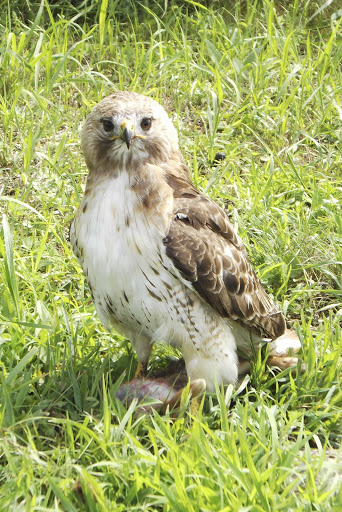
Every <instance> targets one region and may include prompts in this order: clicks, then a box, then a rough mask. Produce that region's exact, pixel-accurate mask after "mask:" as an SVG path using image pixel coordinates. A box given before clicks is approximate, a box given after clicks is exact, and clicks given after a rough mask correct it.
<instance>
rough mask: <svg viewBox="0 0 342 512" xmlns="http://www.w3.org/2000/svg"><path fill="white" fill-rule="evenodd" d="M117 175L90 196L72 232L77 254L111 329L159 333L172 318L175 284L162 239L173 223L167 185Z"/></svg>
mask: <svg viewBox="0 0 342 512" xmlns="http://www.w3.org/2000/svg"><path fill="white" fill-rule="evenodd" d="M148 178H149V176H148V175H147V176H146V175H145V176H144V177H143V178H142V177H138V176H129V175H128V174H127V173H124V172H122V173H118V174H117V176H115V177H113V178H108V179H106V180H104V181H102V182H100V183H95V184H94V186H92V187H90V191H89V189H88V192H87V193H86V195H85V197H84V199H83V201H82V203H81V205H80V208H79V210H78V212H77V215H76V218H75V221H74V223H73V227H72V230H71V239H72V244H73V248H74V251H75V253H76V255H77V257H78V258H79V260H80V263H81V265H82V267H83V270H84V272H85V274H86V276H87V280H88V283H89V286H90V289H91V291H92V295H93V298H94V302H95V305H96V309H97V312H98V314H99V316H100V318H101V320H102V322H103V323H104V324H105V325H106V326H107V327H109V326H114V327H115V328H116V329H119V330H120V327H122V329H121V330H123V331H124V332H125V328H129V329H133V330H137V329H139V326H141V329H142V330H143V329H145V328H147V329H148V328H149V326H150V327H151V329H153V328H155V327H156V326H155V325H154V324H155V322H154V317H156V316H158V317H159V318H160V317H162V316H164V315H168V314H169V311H168V310H167V309H168V306H167V304H168V303H169V302H170V299H171V295H172V293H174V286H175V282H176V279H175V277H174V276H172V273H170V269H169V268H168V266H169V263H170V262H168V261H167V256H166V254H165V249H164V245H163V238H164V236H165V235H166V234H167V232H168V230H169V226H170V222H171V212H172V201H173V197H172V194H171V191H170V190H169V188H168V186H166V184H165V185H164V184H163V183H161V184H158V183H154V182H153V180H151V179H148Z"/></svg>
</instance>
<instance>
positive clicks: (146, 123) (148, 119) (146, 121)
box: [140, 117, 152, 132]
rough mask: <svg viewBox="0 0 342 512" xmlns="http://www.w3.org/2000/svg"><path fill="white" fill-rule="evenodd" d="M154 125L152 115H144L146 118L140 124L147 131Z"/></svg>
mask: <svg viewBox="0 0 342 512" xmlns="http://www.w3.org/2000/svg"><path fill="white" fill-rule="evenodd" d="M151 125H152V118H151V117H144V119H143V120H142V121H141V123H140V126H141V128H142V129H143V130H144V131H145V132H147V130H149V129H150V128H151Z"/></svg>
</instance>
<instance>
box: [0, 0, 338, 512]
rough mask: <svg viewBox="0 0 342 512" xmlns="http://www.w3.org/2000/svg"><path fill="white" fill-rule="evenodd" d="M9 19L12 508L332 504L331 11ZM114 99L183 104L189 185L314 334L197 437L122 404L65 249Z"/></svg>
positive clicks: (232, 395) (197, 425)
mask: <svg viewBox="0 0 342 512" xmlns="http://www.w3.org/2000/svg"><path fill="white" fill-rule="evenodd" d="M74 4H77V2H74ZM0 6H1V12H0V38H1V43H0V112H1V120H2V123H1V125H0V169H1V174H0V194H1V195H0V209H1V213H2V214H3V220H2V227H1V228H0V266H1V274H0V365H1V373H0V375H1V381H0V388H1V390H0V423H1V427H0V510H1V511H2V510H23V511H24V510H25V511H31V510H37V511H38V510H40V511H42V510H44V511H52V510H55V511H56V510H67V511H69V510H70V511H72V510H84V511H88V510H90V511H93V510H94V511H95V510H96V511H97V510H99V511H107V510H118V511H119V510H122V511H126V510H129V511H133V510H136V511H141V510H149V511H157V510H165V511H172V512H173V511H186V512H188V511H208V512H212V511H218V510H221V511H226V512H230V511H251V512H258V511H260V512H264V511H275V510H283V511H288V510H291V511H311V510H316V511H317V510H321V511H324V512H325V511H335V512H337V511H338V510H340V509H341V507H342V491H341V482H342V469H341V448H340V446H341V432H342V417H341V411H342V389H341V383H340V379H339V377H340V376H341V373H342V361H341V355H340V354H341V342H342V335H341V319H342V279H341V265H342V221H341V219H342V206H341V205H342V171H341V169H342V156H341V149H342V144H341V140H342V74H341V61H342V17H341V14H342V13H341V9H340V3H339V2H338V1H337V0H333V1H330V2H329V1H328V2H319V1H311V2H304V1H299V0H294V1H293V2H292V3H291V4H290V3H289V2H282V1H274V2H273V1H272V0H265V1H263V2H262V1H257V0H255V1H252V0H246V1H244V2H233V1H227V2H224V1H212V2H193V1H190V0H188V1H186V2H180V1H178V2H177V1H176V0H173V1H167V0H166V1H165V2H157V1H153V0H151V1H146V2H141V3H138V2H133V0H131V1H129V0H108V1H105V0H102V2H96V1H95V0H88V1H85V2H79V5H78V6H77V7H75V6H73V5H72V4H71V3H69V2H67V1H66V0H63V1H60V2H52V1H50V3H49V2H48V1H45V2H44V1H43V0H42V2H41V3H30V2H24V1H22V0H17V1H14V2H7V1H6V2H1V1H0ZM117 89H130V90H135V91H137V92H140V93H143V94H147V95H150V96H152V97H153V98H155V99H157V100H158V101H160V102H162V103H163V104H164V105H165V106H166V108H167V110H168V111H169V112H170V113H172V115H173V120H174V122H175V125H176V127H177V129H178V131H179V135H180V142H181V146H182V148H183V152H184V155H185V158H186V161H187V162H188V164H189V166H190V168H191V169H192V170H193V179H194V182H195V183H196V185H197V186H198V187H199V188H200V189H201V190H202V191H204V192H205V193H206V194H207V195H208V196H210V197H212V198H214V199H215V200H216V201H217V202H218V203H219V204H221V205H223V206H224V207H225V208H226V210H227V212H228V213H229V215H230V217H231V220H232V222H233V223H234V224H235V225H236V227H237V229H238V230H239V233H240V235H241V236H242V238H243V240H244V241H245V243H246V246H247V250H248V252H249V254H250V257H251V260H252V262H253V264H254V266H255V268H256V269H257V271H258V273H259V275H260V277H261V279H262V281H263V283H264V284H265V286H266V288H267V289H268V291H269V292H270V293H271V294H273V296H274V298H275V300H276V301H277V302H278V304H279V306H280V307H281V308H282V309H283V311H284V312H285V313H286V315H287V318H288V321H289V323H290V324H291V325H293V326H294V328H295V329H296V330H297V332H298V334H299V336H300V338H301V340H302V343H303V359H304V360H305V362H306V365H307V371H306V372H305V373H303V374H301V373H298V374H296V375H294V376H291V375H289V374H288V373H287V372H284V373H282V374H278V375H277V374H274V373H272V372H270V371H267V370H266V369H265V364H264V359H263V357H259V358H258V360H257V362H256V364H255V367H254V369H253V372H252V375H251V376H250V378H249V379H246V381H245V382H244V383H243V385H242V386H241V387H240V388H239V389H237V390H233V389H232V388H231V387H229V388H228V389H227V390H225V391H223V390H218V392H217V395H213V396H209V397H207V398H206V400H205V402H204V404H203V409H202V412H201V414H200V415H199V417H198V418H196V419H195V420H194V422H193V424H191V423H190V422H189V420H188V417H187V414H186V413H183V415H182V416H181V418H180V420H179V421H177V422H175V423H173V424H172V422H171V421H170V418H169V417H168V416H165V417H160V416H159V415H158V414H157V413H155V414H153V415H152V416H137V415H136V414H135V404H134V403H133V404H132V406H131V407H130V408H129V409H128V410H127V409H125V408H124V406H123V405H122V404H121V403H120V402H118V401H117V399H116V398H115V390H116V388H117V386H118V378H119V376H120V375H121V374H122V372H123V371H124V370H125V369H126V368H130V367H131V366H132V367H134V365H135V364H136V363H135V359H134V355H133V354H132V351H131V349H130V345H129V343H128V341H127V340H125V339H123V338H121V337H119V336H117V335H115V334H113V335H109V334H108V333H106V332H105V331H104V330H103V328H102V327H101V325H100V323H99V320H98V318H97V316H96V315H95V313H94V309H93V306H92V304H91V302H90V295H89V292H88V289H87V286H86V284H85V282H84V276H83V273H82V272H81V269H80V268H79V266H78V264H77V262H76V260H75V258H74V256H73V254H72V251H71V248H70V245H69V242H68V229H69V225H70V221H71V219H72V217H73V215H74V213H75V210H76V208H77V206H78V203H79V201H80V196H81V195H82V188H83V187H84V184H85V179H86V168H85V164H84V161H83V158H82V156H81V154H80V148H79V127H80V126H81V125H82V123H83V121H84V119H85V117H86V115H87V113H88V112H89V110H90V109H91V107H92V106H93V105H94V104H95V103H96V102H98V101H99V100H100V99H101V98H102V97H104V96H105V95H107V94H109V93H110V92H112V91H113V90H117ZM217 151H224V152H225V153H226V155H227V157H226V159H225V160H224V161H223V162H222V163H220V164H219V165H212V164H211V162H212V160H213V157H214V155H215V153H216V152H217ZM168 353H170V349H168V348H165V347H158V348H156V350H155V354H154V361H152V366H153V365H157V364H159V360H160V359H163V358H165V356H166V355H167V354H168Z"/></svg>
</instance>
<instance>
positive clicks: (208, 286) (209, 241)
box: [164, 180, 285, 339]
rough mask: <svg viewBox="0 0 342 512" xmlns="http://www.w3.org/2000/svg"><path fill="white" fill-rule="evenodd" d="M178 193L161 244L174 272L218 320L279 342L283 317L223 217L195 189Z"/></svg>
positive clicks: (191, 188) (223, 215)
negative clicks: (215, 312) (219, 318)
mask: <svg viewBox="0 0 342 512" xmlns="http://www.w3.org/2000/svg"><path fill="white" fill-rule="evenodd" d="M178 181H179V180H178ZM171 186H172V184H171ZM176 189H177V190H178V192H177V191H175V194H174V195H175V200H174V205H175V207H174V217H173V221H172V223H171V227H170V231H169V233H168V235H167V236H166V237H165V238H164V244H165V246H166V253H167V255H168V256H169V257H170V258H171V259H172V261H173V263H174V265H175V266H176V268H177V269H178V270H179V271H180V272H181V273H182V275H183V277H184V278H185V279H186V280H188V281H190V282H191V283H192V285H193V287H194V288H195V290H196V291H197V293H198V294H199V295H200V296H201V297H202V298H203V299H204V300H206V301H207V302H208V303H209V304H210V305H211V306H212V307H213V308H214V309H215V310H216V311H217V312H218V313H219V314H220V315H222V316H225V317H230V318H232V319H234V320H236V321H238V322H239V323H241V324H243V325H244V326H246V327H247V328H249V329H251V330H253V331H257V332H258V333H260V334H262V335H264V336H265V335H266V336H267V337H270V338H272V339H274V338H277V337H278V336H281V335H282V334H283V333H284V332H285V320H284V317H283V315H282V314H281V313H280V312H279V311H277V309H276V308H275V306H274V304H273V303H272V302H271V300H270V299H269V297H268V295H267V294H266V292H265V290H264V288H263V286H262V284H261V282H260V281H259V279H258V277H257V276H256V274H255V272H254V271H253V269H252V266H251V264H250V262H249V260H248V256H247V252H246V249H245V247H244V245H243V243H242V241H241V240H240V238H239V237H238V236H237V235H236V233H235V231H234V229H233V226H232V225H231V223H230V222H229V220H228V217H227V216H226V214H225V213H224V211H223V210H222V209H221V208H220V207H219V206H217V205H216V204H215V203H213V202H212V201H210V200H209V199H206V198H205V197H204V196H202V195H201V194H200V193H199V192H198V191H197V190H196V189H195V188H194V187H193V186H191V187H188V189H187V191H186V192H185V189H184V190H183V191H182V192H180V189H179V188H178V187H176ZM177 196H178V197H177ZM179 196H180V197H179Z"/></svg>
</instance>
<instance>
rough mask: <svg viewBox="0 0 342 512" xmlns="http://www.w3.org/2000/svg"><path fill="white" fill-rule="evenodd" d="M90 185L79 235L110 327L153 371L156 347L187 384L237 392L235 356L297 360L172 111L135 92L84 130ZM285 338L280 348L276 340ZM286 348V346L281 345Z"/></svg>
mask: <svg viewBox="0 0 342 512" xmlns="http://www.w3.org/2000/svg"><path fill="white" fill-rule="evenodd" d="M82 149H83V152H84V154H85V158H86V162H87V166H88V168H89V177H88V181H87V187H86V191H85V196H84V199H83V201H82V203H81V205H80V208H79V210H78V212H77V215H76V217H75V220H74V222H73V225H72V229H71V239H72V244H73V248H74V251H75V253H76V255H77V257H78V259H79V261H80V263H81V265H82V266H83V269H84V271H85V273H86V275H87V279H88V283H89V285H90V288H91V290H92V295H93V298H94V302H95V305H96V309H97V311H98V314H99V315H100V318H101V320H102V321H103V322H104V324H105V325H107V326H108V328H112V327H114V328H115V329H116V330H118V331H119V332H122V333H123V334H126V335H127V336H128V337H129V338H130V339H131V341H132V343H133V345H134V347H135V348H136V350H137V354H138V359H139V361H140V363H141V366H140V368H143V367H144V368H146V365H147V361H148V357H149V354H150V351H151V347H152V343H153V342H154V341H155V340H160V341H167V342H169V343H172V344H173V345H175V346H177V347H179V348H180V349H181V350H182V352H183V355H184V359H185V363H186V366H187V373H188V375H189V377H190V379H197V378H199V379H205V380H206V381H207V385H208V388H209V389H213V388H214V382H215V380H217V381H218V382H219V383H221V382H222V383H228V382H235V381H236V379H237V375H238V360H237V349H240V350H242V351H243V352H244V353H246V354H251V353H253V352H254V351H255V348H258V347H259V345H260V342H262V341H263V340H266V339H267V340H275V342H273V344H271V352H272V351H273V352H274V354H275V355H277V356H278V355H279V354H280V355H281V356H283V355H284V354H287V353H288V350H289V348H291V349H293V350H294V351H296V350H298V348H299V346H300V344H299V341H298V339H297V338H295V341H294V338H293V337H291V336H290V337H287V336H286V334H285V333H286V331H285V320H284V317H283V315H282V314H281V312H280V311H279V310H278V309H277V308H276V307H275V306H274V304H273V303H272V301H271V300H270V298H269V297H268V295H267V294H266V292H265V290H264V288H263V286H262V285H261V283H260V281H259V279H258V278H257V276H256V274H255V273H254V271H253V269H252V267H251V264H250V262H249V260H248V256H247V253H246V250H245V247H244V245H243V243H242V241H241V240H240V238H239V236H238V235H237V234H236V233H235V231H234V228H233V226H232V225H231V223H230V221H229V219H228V217H227V216H226V214H225V213H224V211H223V210H222V209H221V208H220V207H219V206H217V205H216V204H215V203H214V202H212V201H211V200H210V199H208V198H206V197H204V196H203V195H202V194H201V193H200V192H199V191H198V190H197V189H196V188H195V187H194V185H193V183H192V182H191V179H190V172H189V170H188V168H187V167H186V165H185V163H184V159H183V156H182V154H181V152H180V150H179V147H178V138H177V133H176V131H175V129H174V127H173V125H172V123H171V121H170V120H169V119H168V116H167V114H166V113H165V111H164V109H163V108H162V107H161V106H160V105H159V104H158V103H156V102H155V101H153V100H152V99H150V98H146V97H145V96H141V95H138V94H136V93H131V92H118V93H115V94H113V95H111V96H109V97H108V98H105V99H104V100H102V101H101V102H100V103H99V104H98V105H97V106H96V107H95V108H94V109H93V110H92V112H91V113H90V114H89V116H88V118H87V120H86V123H85V125H84V128H83V132H82ZM279 337H281V338H279ZM278 339H280V340H281V341H280V342H279V341H278Z"/></svg>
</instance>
